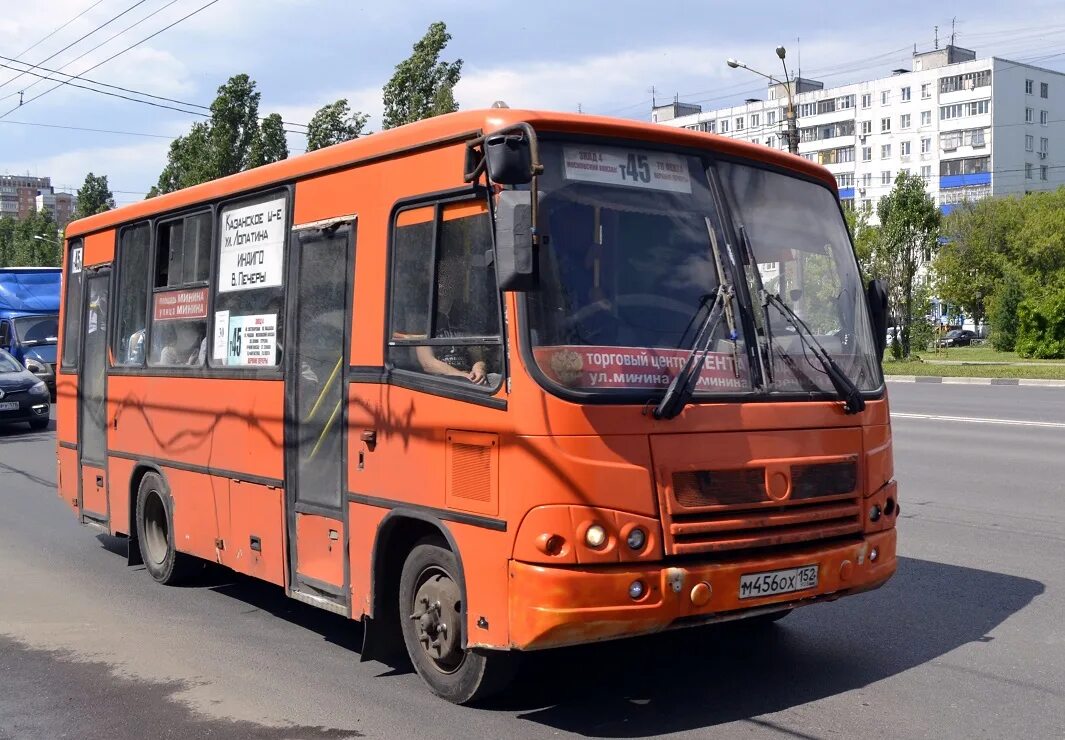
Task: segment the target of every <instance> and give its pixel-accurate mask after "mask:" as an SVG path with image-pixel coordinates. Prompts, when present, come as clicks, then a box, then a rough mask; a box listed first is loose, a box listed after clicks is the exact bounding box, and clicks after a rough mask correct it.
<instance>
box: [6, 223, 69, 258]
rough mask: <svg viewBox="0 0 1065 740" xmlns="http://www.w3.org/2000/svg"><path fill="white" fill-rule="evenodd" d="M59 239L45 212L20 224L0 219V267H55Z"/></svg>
mask: <svg viewBox="0 0 1065 740" xmlns="http://www.w3.org/2000/svg"><path fill="white" fill-rule="evenodd" d="M37 237H40V238H37ZM59 239H60V237H59V229H58V227H57V226H56V223H55V220H54V219H53V218H52V215H51V214H50V213H48V212H47V211H43V212H41V211H39V212H36V213H33V214H31V215H30V216H29V217H27V218H24V219H22V220H21V221H16V220H15V219H13V218H3V219H0V267H27V266H36V267H57V266H58V265H59V261H60V260H59V257H60V246H59Z"/></svg>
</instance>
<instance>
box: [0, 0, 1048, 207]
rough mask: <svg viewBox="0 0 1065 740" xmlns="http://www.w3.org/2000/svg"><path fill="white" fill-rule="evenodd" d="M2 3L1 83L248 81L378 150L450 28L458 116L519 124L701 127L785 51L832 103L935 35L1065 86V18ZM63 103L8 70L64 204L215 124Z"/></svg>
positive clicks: (2, 99) (1021, 8)
mask: <svg viewBox="0 0 1065 740" xmlns="http://www.w3.org/2000/svg"><path fill="white" fill-rule="evenodd" d="M208 3H210V5H208ZM0 4H2V5H3V6H5V7H3V10H2V11H0V65H7V66H8V67H16V68H18V69H25V67H24V66H22V65H19V64H17V63H12V62H10V61H8V60H9V59H18V60H21V61H25V62H28V63H30V64H37V65H40V68H38V69H36V70H34V72H35V73H36V74H37V75H45V74H47V72H45V71H43V70H62V71H63V72H66V73H68V74H71V75H78V74H80V73H83V72H84V73H85V78H86V79H87V80H92V81H94V82H101V83H107V84H109V85H114V86H119V87H125V88H128V89H130V90H136V91H138V92H142V93H150V94H151V95H155V96H161V97H165V98H172V99H175V100H180V101H184V102H186V103H195V104H197V105H201V106H208V105H210V103H211V101H212V100H213V99H214V96H215V93H216V90H217V88H218V86H219V85H221V84H223V83H224V82H225V81H226V80H227V79H228V78H229V77H230V76H231V75H234V74H238V73H241V72H244V73H247V74H249V75H250V76H251V77H252V79H254V80H255V81H256V83H257V84H258V89H259V91H260V92H261V93H262V100H261V103H260V115H266V114H268V113H272V112H278V113H281V115H282V117H283V118H284V119H285V120H286V121H291V122H294V123H306V122H307V121H309V120H310V118H311V116H312V115H313V113H314V111H315V110H317V109H318V108H319V107H320V106H322V105H324V104H326V103H330V102H332V101H334V100H336V99H338V98H347V99H348V100H349V101H350V103H351V105H352V108H353V109H355V110H359V111H363V112H365V113H368V114H369V115H370V122H369V125H368V128H369V129H370V130H371V131H372V130H378V129H379V128H380V122H381V110H382V103H381V87H382V86H383V85H384V83H385V82H387V80H388V78H389V77H390V76H391V74H392V72H393V70H394V68H395V65H396V64H397V63H399V62H400V61H402V60H403V59H404V58H406V57H407V56H408V55H409V54H410V52H411V46H412V45H413V44H414V42H415V41H417V40H418V39H419V38H420V37H421V36H422V35H423V34H424V33H425V31H426V29H427V28H428V26H429V24H430V23H432V22H434V21H438V20H442V21H444V22H445V23H446V24H447V27H448V31H449V32H450V33H451V34H452V37H453V38H452V41H451V43H450V44H449V45H448V47H447V49H446V50H445V52H444V55H443V57H444V59H446V60H448V61H450V60H454V59H456V58H458V59H462V60H463V69H462V79H461V81H460V83H459V85H458V86H457V88H456V90H455V97H456V99H457V101H458V103H459V105H460V107H461V108H463V109H469V108H481V107H488V106H490V105H491V104H492V103H493V102H494V101H496V100H503V101H505V102H506V103H507V104H508V105H510V107H512V108H544V109H553V110H564V111H574V112H575V111H578V110H579V111H582V112H584V113H594V114H605V115H613V116H622V117H628V118H637V119H642V120H647V118H648V117H649V115H650V107H651V101H652V94H653V95H654V97H655V98H656V99H657V100H658V102H660V103H661V102H663V101H665V102H668V101H669V100H671V99H672V98H673V97H674V95H679V97H680V99H681V100H682V101H685V102H696V103H701V104H702V105H703V106H704V109H712V108H719V107H724V106H727V105H731V104H735V103H739V102H742V101H743V100H744V99H745V98H749V97H764V96H765V85H764V84H763V83H764V81H763V80H762V79H761V78H759V77H756V76H754V75H753V74H751V73H750V72H747V71H745V70H742V69H739V70H735V69H730V68H729V67H727V66H726V65H725V63H724V60H725V59H726V58H727V57H735V58H737V59H740V60H742V61H743V62H745V63H747V64H749V65H750V66H751V67H754V68H756V69H760V70H762V71H765V72H768V73H770V74H776V73H777V72H778V71H779V61H778V60H777V58H776V56H775V54H774V49H775V47H776V46H777V45H780V44H783V45H784V46H785V47H786V48H787V61H788V64H789V66H790V67H791V68H792V71H793V72H794V71H795V70H796V69H798V68H800V67H801V70H802V74H803V76H805V77H812V78H814V79H819V80H822V81H823V82H824V83H825V85H826V87H831V86H836V85H843V84H847V83H850V82H857V81H860V80H863V79H872V78H875V77H882V76H886V75H888V74H890V71H891V70H892V69H895V68H899V67H906V68H908V67H909V66H910V55H911V53H912V51H913V48H914V45H915V44H916V45H917V47H918V49H920V50H925V49H929V48H932V45H933V43H934V38H935V27H936V26H938V27H939V31H938V34H939V40H940V43H941V44H943V43H946V42H947V41H948V40H949V38H950V35H951V29H952V24H953V29H954V32H955V34H956V43H957V44H958V45H960V46H965V47H967V48H971V49H974V50H975V51H976V52H977V55H978V56H979V57H986V56H992V55H994V56H1002V57H1006V58H1009V59H1013V60H1017V61H1026V62H1030V63H1032V64H1036V65H1038V66H1044V67H1048V68H1051V69H1056V70H1059V71H1065V3H1063V2H1061V1H1060V0H1018V1H1016V2H1012V3H1009V4H1003V3H1001V2H999V1H998V0H967V2H952V1H949V0H941V2H938V3H929V2H916V1H914V0H896V2H893V3H890V4H883V3H872V2H863V1H862V0H859V1H858V2H855V0H849V1H848V2H835V1H834V0H822V1H821V2H819V3H805V4H804V3H795V2H778V1H777V0H762V2H760V3H758V4H757V5H750V6H748V5H746V4H744V3H736V2H719V1H714V0H701V1H694V0H693V1H691V2H673V1H671V0H657V1H656V2H646V0H644V1H642V2H631V1H630V0H612V1H610V2H607V1H606V0H565V1H556V0H541V2H537V3H507V4H503V3H470V2H468V1H467V2H455V1H452V0H436V1H433V0H421V1H416V0H391V1H390V2H375V3H366V2H361V1H359V0H352V1H345V0H214V2H211V0H33V1H31V2H20V1H19V0H0ZM204 6H207V7H205V8H204ZM200 8H204V9H203V10H201V11H200V12H196V13H195V14H194V15H192V16H191V17H188V18H187V19H185V20H181V19H182V18H184V17H185V16H189V15H190V14H192V13H194V11H197V10H198V9H200ZM800 9H801V10H803V11H804V12H799V10H800ZM108 21H110V22H109V23H108ZM175 22H176V23H175ZM105 23H106V24H107V25H104V24H105ZM171 24H174V25H173V26H172V27H171V28H168V29H166V30H162V29H164V28H166V27H167V26H170V25H171ZM101 26H102V27H101ZM160 31H161V33H158V34H157V32H160ZM153 34H157V35H154V36H153ZM83 36H84V37H85V38H83V39H82V38H81V37H83ZM149 36H151V38H148V37H149ZM146 38H147V40H146V41H144V42H143V43H141V44H139V45H137V46H135V47H134V48H132V49H129V50H128V51H126V49H127V47H130V46H132V45H134V44H136V43H137V42H139V41H142V40H143V39H146ZM31 47H32V48H31ZM66 47H69V48H66ZM94 47H98V48H95V49H94ZM120 52H121V53H120ZM113 55H116V56H114V59H112V60H110V61H107V62H105V63H104V64H102V65H100V66H99V67H97V68H96V69H93V70H92V71H88V72H86V70H88V69H89V68H90V67H93V66H94V65H97V64H98V63H100V62H102V61H104V60H106V59H108V57H111V56H113ZM79 57H80V58H79ZM42 68H43V69H42ZM61 79H65V78H62V77H61ZM77 84H84V85H85V86H86V87H93V85H91V84H89V83H81V82H78V83H77ZM55 85H56V82H54V81H45V80H41V79H40V77H36V76H33V75H30V74H23V75H21V76H18V73H17V72H14V71H12V70H11V69H9V68H6V67H3V66H0V174H31V175H36V176H42V177H43V176H50V177H51V178H52V182H53V184H54V185H56V186H57V188H58V189H62V190H69V191H74V190H76V189H77V187H78V186H80V184H81V183H82V182H83V181H84V179H85V175H86V174H87V173H88V172H93V173H95V174H97V175H101V174H104V175H107V176H108V179H109V182H110V185H111V188H112V190H113V191H114V193H115V198H116V200H117V201H118V202H119V203H120V204H121V203H129V202H135V201H137V200H140V199H142V198H143V197H144V194H145V193H146V191H147V190H148V188H149V187H151V186H152V185H153V184H154V183H155V182H156V180H157V179H158V176H159V172H160V171H161V170H162V168H163V166H164V165H165V163H166V153H167V149H168V147H169V144H170V141H171V140H172V138H173V137H175V136H178V135H181V134H183V133H185V132H187V131H188V129H189V127H190V126H191V125H192V123H194V122H195V121H197V120H202V119H200V118H198V117H196V116H193V115H189V114H187V113H181V112H177V111H174V110H168V109H166V108H160V107H153V106H149V105H144V104H139V103H135V102H131V101H128V100H124V99H122V98H118V97H113V96H107V95H102V94H100V93H99V92H93V91H89V90H84V89H78V88H74V87H71V86H69V85H64V86H59V87H57V88H56V89H55V90H54V91H52V92H48V91H49V90H50V88H52V87H53V86H55ZM98 89H99V88H98ZM104 89H107V90H109V91H111V92H115V93H118V94H120V95H128V93H125V92H122V91H119V90H115V89H114V88H104ZM652 90H653V93H652ZM41 93H45V94H43V95H41V97H40V99H37V100H33V98H34V97H36V96H37V95H39V94H41ZM20 97H21V100H22V101H23V104H22V105H21V106H19V100H20ZM155 102H157V103H161V104H163V105H171V104H170V103H166V102H165V101H160V100H158V99H156V100H155ZM186 107H187V106H186ZM26 124H34V125H26ZM49 126H67V127H78V128H89V129H98V131H78V130H70V129H64V128H49ZM105 131H107V132H113V133H105ZM305 145H306V141H305V138H304V137H302V136H299V135H291V136H290V138H289V147H290V148H291V149H292V150H293V153H294V154H295V153H298V152H299V151H300V150H302V149H303V148H304V147H305Z"/></svg>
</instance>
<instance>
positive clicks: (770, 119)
mask: <svg viewBox="0 0 1065 740" xmlns="http://www.w3.org/2000/svg"><path fill="white" fill-rule="evenodd" d="M765 122H766V123H767V124H769V125H770V126H772V125H774V124H775V123H776V122H777V112H776V111H775V110H771V111H769V112H768V113H766V114H765Z"/></svg>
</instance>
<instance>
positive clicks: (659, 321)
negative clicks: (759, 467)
mask: <svg viewBox="0 0 1065 740" xmlns="http://www.w3.org/2000/svg"><path fill="white" fill-rule="evenodd" d="M541 156H542V159H543V163H544V175H543V176H542V177H541V178H540V185H539V187H540V190H541V191H542V192H543V196H542V199H541V201H540V204H541V205H540V209H541V211H540V212H541V218H542V220H543V223H542V226H543V227H544V233H546V234H547V235H548V238H547V240H546V242H545V243H544V244H543V246H542V247H541V249H540V275H541V281H540V288H539V289H538V290H536V291H533V292H530V293H529V294H528V296H527V308H528V320H529V331H530V333H531V340H532V346H533V357H534V359H535V361H536V363H537V365H538V367H539V370H540V372H541V373H542V375H544V376H546V377H547V379H548V380H549V381H550V382H551V383H554V384H556V385H559V386H562V387H563V388H566V389H570V390H577V391H583V392H604V393H618V392H621V391H628V392H629V394H630V395H631V393H632V392H634V391H638V390H641V389H644V390H659V391H660V390H663V389H664V388H665V387H666V386H668V384H669V382H670V380H671V379H672V378H673V376H674V375H675V374H676V373H677V371H678V370H679V368H680V367H681V366H682V365H683V364H684V361H685V359H686V358H687V356H688V354H689V351H690V349H691V348H692V343H693V341H694V334H695V333H696V330H697V328H698V326H699V324H700V323H701V322H702V320H703V319H704V318H705V317H706V315H707V312H708V311H709V310H710V306H711V304H712V302H713V298H714V296H715V294H716V292H717V289H718V287H719V285H720V284H721V282H722V280H724V281H729V280H730V276H731V275H733V274H736V275H737V276H738V278H739V279H746V280H747V281H748V288H749V290H748V291H740V290H736V291H735V296H734V297H733V298H732V299H731V300H730V301H729V306H728V308H729V310H728V311H727V312H726V316H725V318H726V319H727V320H724V321H721V322H720V324H719V325H718V327H717V330H716V332H715V335H714V337H713V338H712V341H710V343H709V346H708V350H709V351H708V352H707V353H706V356H705V358H702V355H700V359H701V361H702V362H703V366H702V370H701V374H700V375H699V377H698V381H697V384H696V388H695V393H696V395H699V394H715V393H716V394H722V393H729V394H736V393H745V392H753V391H754V389H755V388H756V387H763V388H765V389H766V390H768V391H769V392H781V393H797V392H803V393H810V392H816V393H822V392H823V393H835V390H834V388H833V385H832V383H831V381H830V380H829V377H828V375H827V373H826V371H825V368H824V367H823V365H822V364H821V363H820V362H818V360H817V359H816V355H814V354H813V353H812V352H811V350H810V349H809V347H810V344H809V342H810V340H812V341H814V342H816V343H817V344H819V345H821V346H822V347H824V349H825V351H826V352H827V354H828V355H829V356H830V357H831V358H832V359H833V360H834V361H835V362H836V363H837V364H839V366H840V367H841V368H842V370H843V372H844V373H845V374H846V376H847V377H848V378H849V379H850V380H851V381H852V382H853V383H854V384H855V385H856V386H857V387H858V389H860V390H863V391H869V390H875V389H876V388H877V387H879V385H880V377H879V371H878V364H877V362H876V357H875V350H874V349H873V347H874V346H875V343H874V342H873V340H872V332H871V330H870V328H869V320H868V317H867V315H866V309H865V303H864V291H863V290H862V288H861V280H860V276H859V274H858V269H857V264H856V262H855V259H854V256H853V252H852V249H851V244H850V240H849V239H848V237H847V232H846V227H845V224H844V222H843V219H842V217H841V215H840V211H839V207H838V205H837V204H836V201H835V197H834V196H833V194H832V192H831V191H830V190H829V189H828V188H826V187H823V186H820V185H817V184H815V183H812V182H808V181H806V180H802V179H800V178H797V177H792V176H787V175H784V174H778V173H776V172H772V171H770V170H766V169H761V168H757V167H754V166H748V165H740V164H730V163H725V162H711V161H709V160H704V159H702V158H700V157H697V156H690V155H686V154H680V153H670V152H663V151H659V150H642V149H640V148H639V147H638V145H636V146H634V147H632V148H630V147H626V146H613V145H605V144H604V145H600V144H595V143H592V144H587V143H581V144H571V143H566V142H557V141H546V142H544V143H543V145H542V147H541ZM715 171H716V172H717V177H718V178H719V182H720V183H721V185H722V190H723V195H724V197H725V200H726V203H727V206H728V209H727V213H724V212H722V211H721V209H720V208H719V207H718V205H717V201H715V199H714V197H713V185H712V180H713V177H714V173H715ZM727 219H731V220H732V223H731V224H729V223H726V220H727ZM729 227H731V228H729ZM740 227H742V228H740ZM729 233H732V234H739V235H740V238H739V241H740V242H741V243H740V244H730V241H729V239H728V238H727V237H726V234H729ZM744 247H746V249H744ZM752 253H753V262H754V263H755V264H757V266H758V272H757V275H755V274H754V271H753V270H752V269H750V266H749V264H750V263H751V262H752V260H751V258H750V255H751V254H752ZM733 264H735V265H737V266H741V267H740V269H737V270H736V271H735V273H733V270H732V265H733ZM767 294H771V295H773V296H775V297H778V298H779V299H780V301H781V302H782V303H783V304H784V308H783V309H781V308H779V307H774V306H773V305H770V306H769V307H767V308H763V306H762V305H761V304H762V303H763V302H764V297H765V296H766V295H767ZM748 295H749V300H748V298H747V296H748ZM786 309H790V310H791V311H793V312H794V316H789V315H787V313H790V311H789V312H787V313H786ZM742 317H746V318H748V319H749V321H747V322H744V321H743V320H742ZM796 319H798V321H796ZM745 324H746V325H747V326H748V327H753V329H754V331H755V332H756V334H757V341H755V339H754V338H752V337H748V336H746V335H745V334H744V330H743V327H744V325H745ZM799 324H802V326H799ZM807 328H808V329H809V331H808V332H807V331H806V329H807ZM801 334H802V335H801ZM748 343H750V344H751V345H752V354H750V355H748V353H747V344H748ZM753 345H757V346H758V348H759V349H758V350H757V351H756V350H754V346H753ZM759 354H761V358H762V359H761V360H759V359H758V356H759ZM770 357H771V358H772V359H769V358H770Z"/></svg>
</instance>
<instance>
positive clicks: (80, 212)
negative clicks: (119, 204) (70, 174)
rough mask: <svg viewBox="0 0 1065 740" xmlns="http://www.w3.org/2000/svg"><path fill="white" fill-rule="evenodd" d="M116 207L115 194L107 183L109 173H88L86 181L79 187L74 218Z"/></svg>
mask: <svg viewBox="0 0 1065 740" xmlns="http://www.w3.org/2000/svg"><path fill="white" fill-rule="evenodd" d="M114 207H115V196H114V194H112V192H111V188H110V187H108V185H107V175H100V176H99V177H97V176H96V175H94V174H93V173H91V172H90V173H89V174H87V175H86V176H85V183H84V184H83V185H82V186H81V187H80V188H79V189H78V206H77V208H76V209H75V210H74V218H85V217H86V216H95V215H96V214H97V213H103V212H104V211H110V210H111V209H112V208H114Z"/></svg>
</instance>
